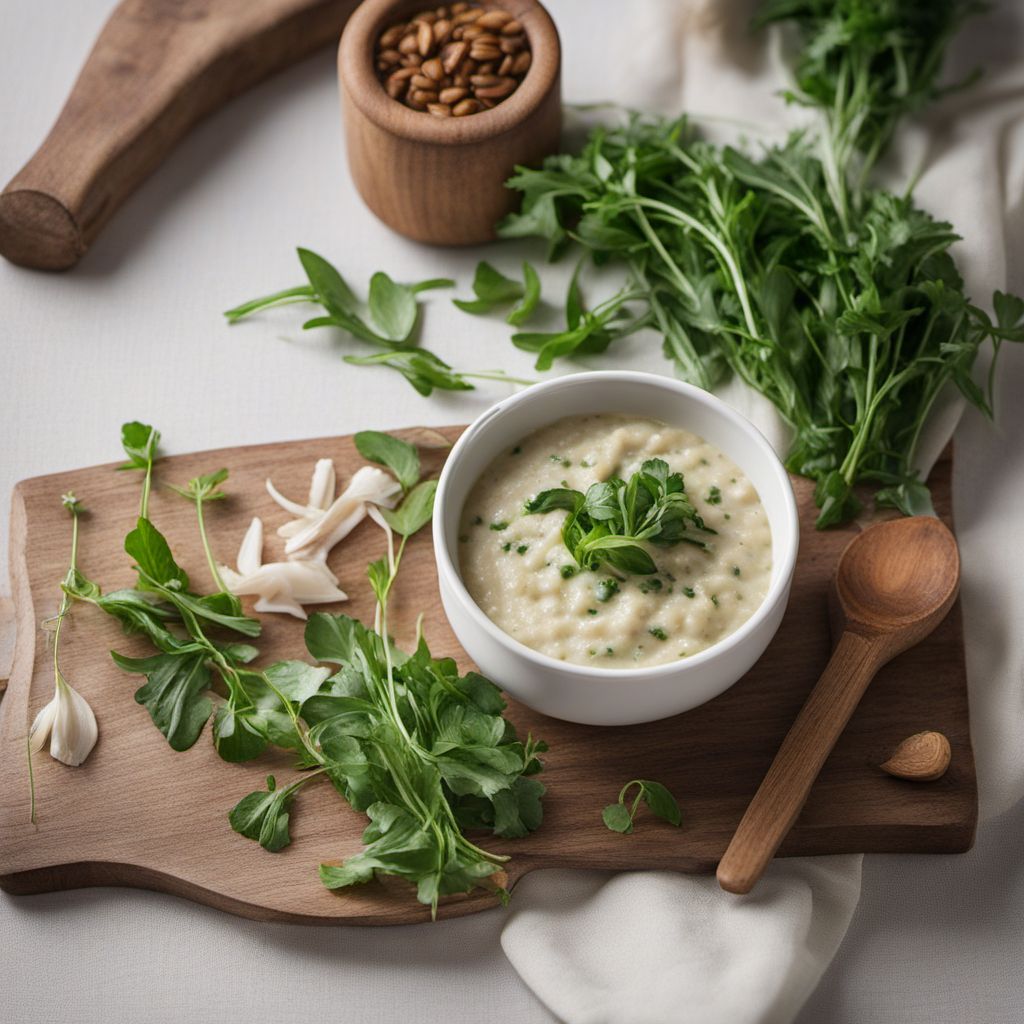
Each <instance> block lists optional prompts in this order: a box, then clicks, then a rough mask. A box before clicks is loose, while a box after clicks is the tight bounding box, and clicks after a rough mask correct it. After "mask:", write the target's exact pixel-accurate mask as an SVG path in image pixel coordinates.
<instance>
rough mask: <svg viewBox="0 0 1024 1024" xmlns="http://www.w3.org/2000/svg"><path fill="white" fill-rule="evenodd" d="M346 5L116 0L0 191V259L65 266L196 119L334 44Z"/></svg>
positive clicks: (312, 0)
mask: <svg viewBox="0 0 1024 1024" xmlns="http://www.w3.org/2000/svg"><path fill="white" fill-rule="evenodd" d="M357 2H358V0H174V2H169V0H124V2H123V3H121V4H119V5H118V6H117V7H116V8H115V10H114V12H113V13H112V14H111V16H110V18H109V20H108V21H107V23H106V25H104V27H103V30H102V31H101V33H100V35H99V38H98V39H97V40H96V43H95V45H94V46H93V49H92V52H91V53H90V54H89V57H88V58H87V60H86V62H85V65H84V66H83V68H82V70H81V72H80V74H79V76H78V80H77V81H76V82H75V85H74V87H73V88H72V90H71V94H70V96H69V97H68V100H67V102H66V103H65V105H64V109H63V110H61V112H60V116H59V117H58V118H57V121H56V123H55V124H54V126H53V128H52V129H51V130H50V133H49V135H48V136H47V137H46V139H45V141H44V142H43V143H42V145H41V146H40V147H39V149H38V150H37V151H36V152H35V154H34V155H33V156H32V157H31V159H30V160H29V161H28V163H27V164H25V166H24V167H23V168H22V169H21V170H20V171H19V172H18V173H17V174H16V175H15V176H14V178H13V179H12V180H11V182H10V183H9V184H8V185H7V187H6V188H5V189H4V191H3V193H2V194H0V255H3V256H5V257H6V258H7V259H9V260H11V261H12V262H14V263H19V264H22V265H24V266H28V267H37V268H39V269H43V270H64V269H67V268H68V267H71V266H74V264H75V263H77V262H78V260H79V259H80V258H81V257H82V255H83V254H84V253H85V251H86V249H88V247H89V245H90V244H91V243H92V242H93V240H94V239H95V238H96V236H97V235H98V234H99V232H100V230H101V229H102V228H103V225H104V224H106V223H107V221H108V220H109V219H110V218H111V217H112V216H113V214H114V213H115V212H116V211H117V209H118V208H119V207H120V206H121V204H122V203H123V202H124V200H125V199H126V198H127V197H128V196H129V195H130V194H131V193H132V191H134V189H135V188H136V187H137V186H138V185H139V183H140V182H141V181H142V180H143V179H144V178H145V177H146V176H147V175H148V174H150V173H151V172H152V171H153V170H154V169H155V168H156V167H157V166H158V165H159V164H160V162H161V161H162V160H163V159H164V157H165V156H166V155H167V154H168V152H170V150H171V149H172V148H173V147H174V145H175V144H176V143H177V141H178V140H179V139H180V138H181V137H182V135H184V134H185V133H186V132H187V131H188V130H189V129H190V128H191V127H192V125H193V124H195V123H196V121H198V120H199V119H200V118H202V117H204V116H205V115H206V114H208V113H210V112H211V111H212V110H215V109H216V108H217V107H219V106H221V105H222V104H224V103H225V102H227V101H228V100H229V99H230V98H231V97H233V96H237V95H238V94H239V93H240V92H243V91H244V90H246V89H248V88H250V87H251V86H253V85H255V84H256V83H257V82H259V81H260V80H262V79H263V78H266V77H267V76H268V75H270V74H272V73H273V72H275V71H277V70H279V69H281V68H284V67H286V66H288V65H289V64H292V63H294V62H295V61H297V60H299V59H300V58H302V57H304V56H306V55H307V54H309V53H312V52H313V51H314V50H315V49H317V48H318V47H320V46H324V45H325V44H327V43H328V42H331V41H333V40H335V39H337V38H338V36H339V34H340V32H341V29H342V27H343V26H344V24H345V21H346V19H347V18H348V15H349V14H350V13H351V12H352V10H353V9H354V8H355V7H356V5H357ZM40 52H41V53H42V52H45V41H44V40H41V41H40Z"/></svg>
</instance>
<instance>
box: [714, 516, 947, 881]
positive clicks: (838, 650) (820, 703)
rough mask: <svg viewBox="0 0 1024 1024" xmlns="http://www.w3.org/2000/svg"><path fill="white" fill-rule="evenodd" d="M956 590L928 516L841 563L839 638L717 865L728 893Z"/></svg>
mask: <svg viewBox="0 0 1024 1024" xmlns="http://www.w3.org/2000/svg"><path fill="white" fill-rule="evenodd" d="M959 586H960V554H959V552H958V550H957V546H956V540H955V539H954V537H953V534H952V533H950V531H949V530H948V529H947V528H946V527H945V526H944V525H943V524H942V523H941V522H940V521H939V520H938V519H934V518H932V517H931V516H914V517H912V518H909V519H894V520H892V521H891V522H885V523H879V524H878V525H876V526H872V527H870V528H869V529H867V530H865V531H864V532H863V533H861V534H860V535H859V536H857V537H855V538H854V539H853V540H852V541H851V542H850V543H849V545H848V546H847V547H846V550H845V551H844V552H843V554H842V556H841V557H840V559H839V565H838V567H837V569H836V575H835V578H834V580H833V586H832V592H831V594H830V601H831V608H832V613H833V621H834V622H835V623H836V624H837V626H839V627H841V629H842V634H841V636H840V637H839V642H838V643H837V644H836V647H835V650H834V651H833V653H832V657H831V659H830V660H829V663H828V665H827V666H826V668H825V671H824V673H823V674H822V676H821V678H820V679H819V680H818V682H817V684H816V685H815V687H814V689H813V690H812V691H811V695H810V696H809V697H808V698H807V703H806V704H804V706H803V708H802V709H801V711H800V714H799V715H798V716H797V719H796V721H795V722H794V723H793V726H792V728H791V729H790V730H789V732H788V733H787V735H786V738H785V739H784V740H783V741H782V746H781V747H780V748H779V752H778V754H776V755H775V760H774V761H773V762H772V765H771V767H770V768H769V769H768V774H767V775H765V777H764V780H763V781H762V782H761V785H760V787H759V788H758V791H757V793H755V794H754V799H753V800H751V802H750V805H749V806H748V807H747V810H746V813H745V814H744V815H743V819H742V820H741V821H740V824H739V827H738V828H737V829H736V834H735V835H734V836H733V837H732V842H730V843H729V848H728V849H727V850H726V851H725V855H724V856H723V857H722V859H721V861H720V862H719V864H718V883H719V885H721V887H722V888H723V889H725V890H726V891H727V892H735V893H746V892H750V890H751V889H752V888H753V886H754V884H755V883H756V882H757V880H758V879H759V878H760V877H761V874H762V872H763V871H764V869H765V868H766V867H767V866H768V862H769V861H770V860H771V859H772V857H774V856H775V851H776V850H778V848H779V844H780V843H781V842H782V840H783V839H784V838H785V837H786V834H787V833H788V832H789V830H790V828H792V826H793V822H794V821H796V818H797V816H798V815H799V813H800V810H801V809H802V808H803V805H804V803H805V802H806V801H807V796H808V794H809V793H810V791H811V786H812V785H813V784H814V780H815V779H816V778H817V777H818V773H819V772H820V771H821V767H822V765H823V764H824V763H825V759H826V758H827V757H828V755H829V753H830V752H831V750H832V748H833V747H834V746H835V744H836V741H837V740H838V739H839V736H840V734H841V733H842V731H843V729H845V728H846V723H847V722H848V721H849V720H850V716H851V715H852V714H853V712H854V709H855V708H856V707H857V705H858V704H859V703H860V699H861V697H862V696H863V695H864V691H865V690H866V689H867V687H868V683H870V682H871V680H872V679H873V678H874V676H875V673H876V672H877V671H878V670H879V669H880V668H881V667H882V666H883V665H884V664H885V663H886V662H888V661H891V660H892V659H893V658H894V657H896V655H897V654H901V653H902V652H903V651H905V650H907V649H908V648H910V647H913V646H914V645H915V644H917V643H920V642H921V641H922V640H923V639H924V638H925V637H926V636H928V634H929V633H931V632H932V630H934V629H935V627H936V626H938V624H939V623H940V622H941V621H942V619H943V618H944V617H945V615H946V613H947V612H948V611H949V609H950V608H951V607H952V604H953V602H954V601H955V600H956V595H957V590H958V589H959Z"/></svg>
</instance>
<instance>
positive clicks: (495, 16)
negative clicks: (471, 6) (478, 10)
mask: <svg viewBox="0 0 1024 1024" xmlns="http://www.w3.org/2000/svg"><path fill="white" fill-rule="evenodd" d="M511 20H512V15H511V14H509V13H508V11H498V10H495V11H487V12H485V13H484V14H481V15H480V17H479V18H477V21H476V23H477V24H478V25H483V27H484V28H501V27H502V25H505V24H507V23H508V22H510V21H511Z"/></svg>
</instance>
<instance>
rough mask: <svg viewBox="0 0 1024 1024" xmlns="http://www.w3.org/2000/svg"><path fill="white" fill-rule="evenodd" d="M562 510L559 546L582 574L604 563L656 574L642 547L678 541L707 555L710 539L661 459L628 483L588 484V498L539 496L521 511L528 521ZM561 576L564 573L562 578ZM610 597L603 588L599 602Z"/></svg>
mask: <svg viewBox="0 0 1024 1024" xmlns="http://www.w3.org/2000/svg"><path fill="white" fill-rule="evenodd" d="M556 509H564V510H565V511H567V512H568V513H569V514H568V515H567V516H566V518H565V523H564V524H563V526H562V541H563V543H564V544H565V546H566V547H567V548H568V549H569V553H570V554H571V555H572V557H573V559H574V560H575V562H576V565H577V566H578V567H579V568H580V569H596V568H597V567H598V565H600V564H601V563H605V564H607V565H609V566H611V567H612V568H614V569H618V570H620V571H621V572H625V573H631V574H635V575H650V574H652V573H655V572H657V571H658V568H657V566H656V565H655V563H654V559H653V558H651V556H650V554H649V552H648V551H647V550H646V549H645V548H643V547H642V546H641V545H642V543H643V542H647V543H650V544H654V545H657V546H659V547H668V546H670V545H673V544H677V543H679V542H681V541H683V542H686V543H687V544H694V545H696V546H697V547H699V548H702V549H704V550H705V551H707V550H710V544H709V542H708V541H707V540H706V539H705V538H704V537H703V536H700V534H714V532H715V531H714V530H712V529H711V528H710V527H708V526H707V525H706V524H705V522H704V520H703V519H702V518H701V516H700V514H699V513H698V512H697V510H696V508H694V506H693V504H692V502H691V501H690V499H689V497H688V496H687V494H686V491H685V489H684V487H683V475H682V474H681V473H672V472H671V471H670V469H669V466H668V463H667V462H665V461H664V460H663V459H648V460H647V461H646V462H644V463H643V465H642V466H641V467H640V470H639V471H638V472H636V473H634V474H633V475H632V476H631V477H630V479H629V481H628V483H627V482H626V481H624V480H620V479H618V478H617V477H612V478H611V479H610V480H604V481H601V482H599V483H595V484H592V485H591V486H590V488H589V489H588V490H587V492H586V494H583V493H582V492H581V491H575V490H573V489H572V488H568V487H556V488H552V489H551V490H547V491H542V492H541V493H540V494H538V495H537V496H536V497H535V498H532V499H530V500H529V501H528V502H527V503H526V506H525V512H526V513H527V515H537V514H541V513H545V512H552V511H554V510H556ZM562 575H563V576H564V575H565V573H564V572H563V574H562ZM613 594H614V591H612V590H611V588H610V587H609V586H608V585H607V584H606V585H605V587H604V589H603V591H602V592H601V593H600V594H599V596H598V600H600V601H607V600H609V599H610V598H611V597H612V596H613Z"/></svg>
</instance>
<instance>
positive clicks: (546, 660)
mask: <svg viewBox="0 0 1024 1024" xmlns="http://www.w3.org/2000/svg"><path fill="white" fill-rule="evenodd" d="M610 379H617V380H621V381H624V382H631V383H635V384H641V385H650V386H651V387H658V388H662V389H664V390H667V391H672V392H674V393H675V394H676V395H679V396H682V397H684V398H686V399H689V400H692V401H695V402H697V403H699V404H702V405H705V406H707V407H708V408H710V409H711V410H712V411H713V412H715V413H717V414H719V415H721V416H723V417H725V418H726V419H729V420H731V421H732V422H733V423H734V424H736V425H737V426H738V427H739V428H740V429H741V430H743V431H744V432H745V433H746V434H748V435H749V437H750V439H751V440H752V441H753V442H754V444H755V445H756V446H757V447H758V448H759V449H760V451H761V454H762V455H763V456H764V458H765V459H766V460H767V462H768V463H769V465H770V466H771V467H772V471H773V473H774V474H775V476H776V477H777V479H778V481H779V484H780V490H781V492H782V495H783V498H784V501H783V508H784V515H783V516H782V520H783V521H782V522H781V523H778V524H776V523H774V522H771V521H769V526H770V527H771V531H772V561H773V563H774V561H775V559H776V557H777V552H776V541H777V540H778V541H780V542H781V543H780V544H779V546H780V547H781V548H782V552H781V554H782V562H781V571H779V572H778V573H776V574H774V579H773V580H772V583H771V585H770V586H769V588H768V592H767V593H766V594H765V596H764V600H762V601H761V603H760V605H758V607H757V609H756V611H755V612H754V613H753V614H752V615H751V616H750V618H749V619H747V620H746V622H744V623H743V624H742V625H741V626H740V627H739V628H738V629H736V630H734V631H733V632H732V633H729V634H728V635H727V636H724V637H722V639H721V640H718V641H716V642H715V643H713V644H712V645H711V646H710V647H706V648H705V649H704V650H703V651H699V652H698V653H697V654H693V655H691V656H690V657H688V658H680V659H678V660H676V661H668V662H664V663H663V664H660V665H649V666H647V667H643V668H641V667H636V668H601V667H596V666H590V665H580V664H578V663H576V662H573V661H562V660H560V659H559V658H552V657H551V655H549V654H544V653H543V652H542V651H538V650H535V649H534V648H532V647H527V645H526V644H524V643H522V642H521V641H520V640H516V638H515V637H513V636H510V635H509V634H508V633H506V632H505V630H503V629H502V628H501V627H500V626H499V625H498V624H497V623H495V622H494V621H493V620H492V619H490V618H489V617H488V616H487V614H486V613H485V612H484V610H483V609H482V608H481V607H480V606H479V605H478V604H477V603H476V601H474V600H473V597H472V595H471V594H470V593H469V591H468V590H467V589H466V585H465V583H463V582H462V574H461V573H460V572H459V569H458V566H457V565H456V563H455V560H454V559H453V558H452V553H451V551H450V550H449V546H448V542H447V540H446V539H445V532H446V531H445V518H446V516H447V515H451V514H453V513H452V511H451V510H449V509H448V508H447V500H446V499H447V497H448V488H449V480H450V477H451V476H452V474H453V473H454V472H455V469H454V468H453V467H455V466H456V465H457V464H458V461H459V459H460V458H461V457H462V455H463V453H464V452H465V451H466V450H467V449H469V448H470V447H471V446H472V445H473V443H474V438H475V436H476V434H478V433H479V432H480V430H481V429H482V428H483V427H484V426H485V425H489V424H490V423H491V422H492V421H493V420H495V419H497V418H499V417H501V416H503V415H504V414H505V413H507V412H508V411H509V410H510V409H512V408H514V407H516V406H518V405H521V404H522V403H523V402H526V401H533V400H535V399H536V397H537V396H538V395H539V394H541V393H544V392H548V391H557V390H561V389H564V388H578V387H586V386H587V385H588V384H592V383H594V382H595V381H608V380H610ZM557 418H558V417H556V419H557ZM549 422H554V420H545V421H544V422H538V423H537V424H535V426H534V429H535V430H536V429H540V428H541V427H543V426H545V425H546V424H547V423H549ZM725 454H726V455H729V457H730V458H732V455H731V454H730V453H729V452H726V453H725ZM758 496H759V497H760V494H759V495H758ZM461 513H462V509H461V508H460V509H456V510H455V512H454V514H456V515H461ZM776 527H778V530H777V529H776ZM433 541H434V560H435V561H436V563H437V569H438V573H439V574H440V573H442V572H443V573H445V575H446V577H447V578H448V581H449V582H450V583H451V585H452V590H453V591H454V594H455V596H456V598H457V599H458V600H459V603H460V604H461V605H462V606H463V607H464V608H465V609H466V611H467V612H468V613H469V615H470V616H471V617H472V618H473V619H474V620H475V621H476V623H477V624H478V625H480V626H481V627H483V629H485V630H486V631H487V632H488V633H489V634H490V635H491V636H492V637H494V638H495V639H496V640H497V641H498V642H499V643H501V644H503V645H504V646H505V647H507V648H509V649H510V650H511V651H513V652H514V653H516V654H518V655H519V656H520V657H523V658H526V659H527V660H528V661H532V662H534V663H535V664H537V665H538V666H541V667H543V668H548V669H551V668H554V669H560V670H562V671H563V672H571V673H574V674H577V675H582V676H590V677H592V678H594V679H604V680H615V679H622V680H625V679H637V678H640V679H656V678H660V677H662V676H671V675H677V674H680V673H688V672H691V671H694V670H695V669H697V668H698V667H699V666H701V665H703V664H705V663H706V662H708V661H712V660H713V659H715V658H717V657H719V656H720V655H721V654H724V653H725V652H726V651H728V650H731V649H732V648H733V647H736V646H737V645H738V644H740V643H742V641H743V640H744V639H745V638H746V637H747V636H749V635H750V634H751V633H752V632H753V631H754V630H755V629H757V627H758V626H759V625H760V624H761V623H762V622H763V621H764V620H765V619H766V618H767V617H768V616H769V615H770V614H771V612H772V610H773V609H774V608H775V606H776V604H777V603H778V601H779V599H780V598H781V597H782V595H783V593H784V592H785V590H786V589H787V588H788V587H789V585H790V582H791V581H792V577H793V570H794V568H795V566H796V556H797V552H798V549H799V546H800V519H799V515H798V513H797V508H796V498H795V497H794V495H793V486H792V484H791V483H790V480H789V474H788V473H787V472H786V468H785V467H784V466H783V464H782V460H781V459H780V458H779V457H778V455H776V454H775V450H774V449H773V448H772V446H771V445H770V444H769V443H768V440H767V438H766V437H765V436H764V434H762V433H761V431H760V430H758V429H757V427H755V426H754V424H753V423H751V422H750V420H748V419H747V418H746V417H745V416H741V415H740V414H739V413H738V412H737V411H736V410H735V409H733V408H732V406H730V405H728V404H726V403H725V402H723V401H722V400H721V399H720V398H716V397H715V396H714V395H712V394H711V393H710V392H708V391H704V390H703V389H702V388H698V387H696V386H695V385H693V384H687V383H686V382H685V381H681V380H675V379H674V378H672V377H663V376H661V375H660V374H656V373H643V372H641V371H639V370H592V371H588V372H586V373H573V374H568V375H566V376H564V377H558V378H556V379H555V380H549V381H544V382H543V383H540V384H532V385H530V387H528V388H525V389H524V390H523V391H519V392H517V393H516V394H514V395H510V396H509V397H508V398H504V399H502V400H501V401H500V402H496V403H495V404H494V405H492V406H491V407H490V408H489V409H487V410H485V411H484V412H483V413H481V414H480V415H479V416H478V417H477V418H476V419H475V420H474V421H473V422H472V423H471V424H470V425H469V426H468V427H467V428H466V429H465V431H464V432H463V433H462V436H461V437H460V438H459V439H458V440H457V441H456V442H455V444H454V445H453V446H452V450H451V451H450V452H449V453H448V458H447V459H446V460H445V464H444V467H443V468H442V470H441V476H440V479H439V480H438V485H437V495H436V498H435V515H434V522H433Z"/></svg>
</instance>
